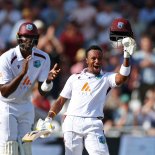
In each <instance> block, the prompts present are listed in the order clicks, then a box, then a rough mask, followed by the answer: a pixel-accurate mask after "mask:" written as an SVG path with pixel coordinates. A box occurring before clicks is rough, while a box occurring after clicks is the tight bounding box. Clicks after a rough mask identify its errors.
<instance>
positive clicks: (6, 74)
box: [0, 57, 13, 84]
mask: <svg viewBox="0 0 155 155" xmlns="http://www.w3.org/2000/svg"><path fill="white" fill-rule="evenodd" d="M2 59H3V60H2ZM12 79H13V74H12V71H11V69H10V67H9V65H8V63H7V61H6V59H4V57H3V58H2V57H1V58H0V84H5V83H7V82H9V81H11V80H12Z"/></svg>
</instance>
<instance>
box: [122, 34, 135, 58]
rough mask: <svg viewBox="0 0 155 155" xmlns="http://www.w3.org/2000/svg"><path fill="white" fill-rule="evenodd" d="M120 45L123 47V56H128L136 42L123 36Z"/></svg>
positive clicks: (133, 49)
mask: <svg viewBox="0 0 155 155" xmlns="http://www.w3.org/2000/svg"><path fill="white" fill-rule="evenodd" d="M122 45H123V47H124V58H129V57H130V56H131V55H132V54H133V52H134V51H135V50H136V42H135V40H134V39H132V38H130V37H126V38H124V39H123V40H122Z"/></svg>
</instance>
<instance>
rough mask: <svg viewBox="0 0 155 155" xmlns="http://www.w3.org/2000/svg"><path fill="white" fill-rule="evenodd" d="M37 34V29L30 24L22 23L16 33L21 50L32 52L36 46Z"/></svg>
mask: <svg viewBox="0 0 155 155" xmlns="http://www.w3.org/2000/svg"><path fill="white" fill-rule="evenodd" d="M38 39H39V34H38V29H37V27H36V26H35V25H34V24H33V23H31V22H25V23H23V24H22V25H21V26H20V27H19V30H18V32H17V41H18V44H19V46H20V49H22V50H25V51H27V50H32V48H33V47H34V46H36V45H37V44H38Z"/></svg>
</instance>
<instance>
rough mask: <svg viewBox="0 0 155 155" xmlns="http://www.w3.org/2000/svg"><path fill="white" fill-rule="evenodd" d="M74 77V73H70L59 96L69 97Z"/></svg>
mask: <svg viewBox="0 0 155 155" xmlns="http://www.w3.org/2000/svg"><path fill="white" fill-rule="evenodd" d="M73 79H74V75H71V76H70V77H69V79H68V80H67V82H66V84H65V86H64V88H63V90H62V91H61V93H60V96H62V97H65V98H68V99H70V98H71V95H72V83H73V81H74V80H73Z"/></svg>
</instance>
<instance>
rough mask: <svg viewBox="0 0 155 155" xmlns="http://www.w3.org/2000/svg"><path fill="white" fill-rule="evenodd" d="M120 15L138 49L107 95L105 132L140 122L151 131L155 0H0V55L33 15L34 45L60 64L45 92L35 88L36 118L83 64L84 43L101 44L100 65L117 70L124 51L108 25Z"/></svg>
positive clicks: (154, 103)
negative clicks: (125, 77)
mask: <svg viewBox="0 0 155 155" xmlns="http://www.w3.org/2000/svg"><path fill="white" fill-rule="evenodd" d="M118 17H124V18H126V19H128V20H129V21H130V23H131V26H132V29H133V32H134V37H135V40H136V42H137V51H136V52H135V54H134V55H133V57H132V72H131V75H130V79H129V80H128V81H127V83H126V84H125V85H123V86H122V87H119V88H116V89H114V90H112V92H111V94H110V96H109V97H108V100H107V104H106V107H105V109H104V112H105V118H104V120H103V122H104V124H105V132H106V131H108V130H110V129H111V128H112V127H116V128H118V129H120V128H122V127H124V126H141V127H142V128H143V129H144V130H145V131H147V133H148V134H151V135H155V1H154V0H136V1H134V0H33V1H31V0H25V1H22V0H5V1H4V0H0V55H1V54H2V53H4V52H5V51H7V50H8V49H10V48H11V47H14V46H15V45H17V41H16V33H17V31H18V28H19V26H20V24H21V23H23V22H25V21H31V22H34V24H35V25H36V26H37V28H38V30H39V34H40V39H39V43H38V48H39V49H41V50H43V51H45V52H47V53H48V54H49V56H50V59H51V66H53V65H54V64H55V63H58V64H59V66H60V68H61V73H60V75H59V76H58V77H57V78H56V79H55V80H54V87H53V89H52V91H51V92H50V93H49V94H48V95H47V96H46V97H42V96H40V94H39V93H38V92H37V89H36V87H37V86H36V87H35V88H34V91H33V92H34V93H33V95H32V101H33V103H34V105H35V107H36V120H37V119H38V118H39V117H41V118H44V117H45V116H46V114H47V112H48V110H49V108H50V106H51V104H52V103H53V101H54V100H55V99H56V98H57V97H58V95H59V93H60V91H61V89H62V88H63V86H64V84H65V82H66V80H67V79H68V77H69V76H70V75H71V74H73V73H78V72H80V71H81V70H82V69H83V68H84V67H85V61H84V60H85V49H86V48H88V47H89V46H90V45H92V44H98V45H100V46H101V47H102V48H103V51H104V66H103V69H104V70H106V71H118V70H119V67H120V64H121V62H122V53H121V51H119V50H118V49H117V50H116V49H113V47H112V46H111V43H110V40H109V26H110V24H111V22H112V20H113V19H115V18H118ZM64 111H65V110H64ZM60 115H61V113H60ZM62 115H63V113H62ZM58 120H59V122H60V124H61V118H58Z"/></svg>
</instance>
